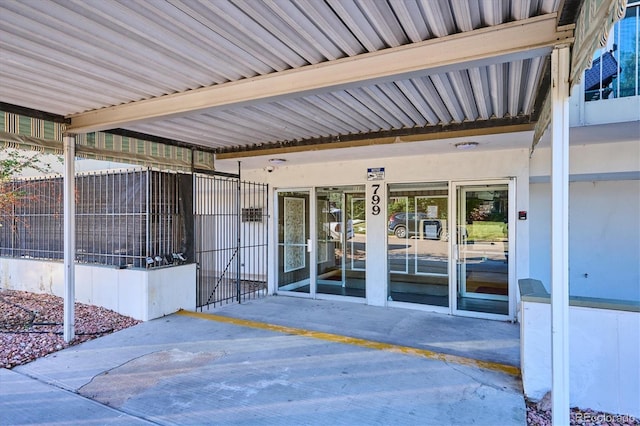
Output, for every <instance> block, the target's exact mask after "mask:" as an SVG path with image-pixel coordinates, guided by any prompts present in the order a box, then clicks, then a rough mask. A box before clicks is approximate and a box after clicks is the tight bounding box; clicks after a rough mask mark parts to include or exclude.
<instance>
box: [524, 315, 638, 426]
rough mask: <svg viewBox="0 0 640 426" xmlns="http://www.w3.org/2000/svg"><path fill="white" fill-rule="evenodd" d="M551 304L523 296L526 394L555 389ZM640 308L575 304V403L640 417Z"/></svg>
mask: <svg viewBox="0 0 640 426" xmlns="http://www.w3.org/2000/svg"><path fill="white" fill-rule="evenodd" d="M550 308H551V306H550V305H549V303H536V302H522V311H521V314H522V318H521V321H522V325H521V337H520V345H521V365H522V366H523V368H522V383H523V387H524V392H525V395H527V396H528V397H529V398H531V399H533V400H538V399H540V398H542V396H544V394H545V393H546V392H547V391H549V390H551V356H550V354H551V309H550ZM638 330H640V313H638V312H626V311H616V310H608V309H597V308H585V307H577V306H571V307H570V310H569V336H570V337H569V369H570V373H569V383H570V391H569V397H570V403H571V406H572V407H580V408H582V409H587V408H591V409H594V410H598V411H605V412H608V413H613V414H620V415H630V416H633V417H635V418H640V404H638V401H640V382H639V381H638V377H640V334H639V333H638Z"/></svg>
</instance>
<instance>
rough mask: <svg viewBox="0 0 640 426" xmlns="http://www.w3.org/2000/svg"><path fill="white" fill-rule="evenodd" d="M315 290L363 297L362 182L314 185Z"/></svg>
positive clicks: (364, 241)
mask: <svg viewBox="0 0 640 426" xmlns="http://www.w3.org/2000/svg"><path fill="white" fill-rule="evenodd" d="M316 209H317V211H316V220H317V224H316V230H317V234H318V235H317V248H316V253H317V279H316V293H318V294H334V295H341V296H352V297H365V280H364V276H365V256H366V234H365V222H364V219H365V217H364V216H365V194H364V187H363V186H349V187H330V188H317V189H316Z"/></svg>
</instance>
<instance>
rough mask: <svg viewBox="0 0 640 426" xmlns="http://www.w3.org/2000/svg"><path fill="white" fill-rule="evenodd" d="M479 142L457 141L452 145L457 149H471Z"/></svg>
mask: <svg viewBox="0 0 640 426" xmlns="http://www.w3.org/2000/svg"><path fill="white" fill-rule="evenodd" d="M478 145H479V144H478V142H472V141H470V142H458V143H457V144H455V145H453V146H455V147H456V148H458V149H473V148H475V147H477V146H478Z"/></svg>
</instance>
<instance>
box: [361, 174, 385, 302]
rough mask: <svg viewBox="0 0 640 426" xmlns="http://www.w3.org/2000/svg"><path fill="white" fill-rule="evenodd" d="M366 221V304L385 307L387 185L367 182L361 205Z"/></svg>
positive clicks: (382, 182) (379, 181)
mask: <svg viewBox="0 0 640 426" xmlns="http://www.w3.org/2000/svg"><path fill="white" fill-rule="evenodd" d="M365 205H366V206H367V207H366V209H367V210H366V215H365V217H366V220H367V271H366V272H365V280H366V292H367V304H368V305H372V306H385V305H386V304H387V297H388V293H387V285H388V268H387V184H386V183H385V182H384V181H382V180H378V181H371V182H367V199H366V201H365Z"/></svg>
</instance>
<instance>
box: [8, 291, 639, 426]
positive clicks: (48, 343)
mask: <svg viewBox="0 0 640 426" xmlns="http://www.w3.org/2000/svg"><path fill="white" fill-rule="evenodd" d="M75 316H76V336H77V337H76V339H75V340H74V341H73V342H71V345H76V344H78V343H82V342H86V341H87V340H91V339H95V338H97V337H100V336H104V335H107V334H109V333H113V332H114V331H118V330H122V329H124V328H127V327H131V326H133V325H136V324H139V323H140V321H137V320H135V319H133V318H130V317H126V316H123V315H120V314H118V313H116V312H114V311H110V310H108V309H105V308H101V307H99V306H91V305H85V304H83V303H76V313H75ZM62 320H63V301H62V298H60V297H57V296H52V295H49V294H35V293H28V292H24V291H14V290H0V367H1V368H12V367H15V366H16V365H21V364H26V363H28V362H30V361H33V360H34V359H36V358H39V357H42V356H46V355H48V354H50V353H52V352H55V351H59V350H61V349H64V348H66V347H68V346H70V345H69V344H67V343H65V342H64V339H63V338H62ZM526 403H527V425H528V426H548V425H551V411H550V410H549V399H548V396H547V397H545V398H543V400H542V401H540V402H538V403H535V402H532V401H526ZM571 425H582V426H591V425H603V426H604V425H610V426H618V425H621V426H622V425H640V419H635V418H633V417H630V416H622V415H614V414H608V413H601V412H597V411H592V410H589V409H578V408H574V409H572V410H571Z"/></svg>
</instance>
